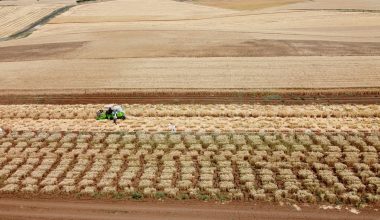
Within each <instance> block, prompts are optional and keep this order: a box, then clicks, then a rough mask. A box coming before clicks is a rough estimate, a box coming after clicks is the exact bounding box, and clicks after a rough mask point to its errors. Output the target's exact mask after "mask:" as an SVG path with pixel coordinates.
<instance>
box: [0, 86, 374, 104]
mask: <svg viewBox="0 0 380 220" xmlns="http://www.w3.org/2000/svg"><path fill="white" fill-rule="evenodd" d="M106 103H126V104H135V103H138V104H146V103H150V104H196V103H198V104H217V103H220V104H229V103H237V104H255V103H263V104H300V105H302V104H312V103H321V104H379V103H380V90H379V89H377V88H373V89H370V88H369V89H364V88H357V89H355V88H351V89H323V90H321V89H314V90H312V89H309V90H302V89H284V90H227V89H214V90H211V89H209V90H207V89H206V90H202V89H193V90H192V89H161V90H160V89H131V90H125V89H103V90H99V89H87V90H60V91H55V90H0V104H106Z"/></svg>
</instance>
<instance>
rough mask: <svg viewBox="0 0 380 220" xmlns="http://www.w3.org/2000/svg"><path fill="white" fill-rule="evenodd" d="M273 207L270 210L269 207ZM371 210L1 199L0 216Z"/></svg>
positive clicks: (152, 219)
mask: <svg viewBox="0 0 380 220" xmlns="http://www.w3.org/2000/svg"><path fill="white" fill-rule="evenodd" d="M274 209H275V210H276V211H275V212H273V210H274ZM378 214H379V213H378V212H376V211H374V210H372V211H371V210H361V213H360V214H358V215H356V214H353V213H350V212H349V211H347V210H345V209H342V210H322V209H319V208H318V207H316V206H312V207H306V206H305V207H303V206H301V211H297V210H296V209H295V208H293V207H292V206H283V207H282V206H273V205H267V204H266V205H263V204H254V203H235V202H232V203H228V204H220V203H214V202H196V201H165V202H160V201H153V202H151V201H139V202H137V201H94V200H85V201H71V200H66V201H65V200H51V199H50V200H22V199H1V200H0V218H1V219H3V220H10V219H20V220H27V219H28V220H29V219H39V220H56V219H57V220H58V219H60V220H66V219H78V220H79V219H80V220H85V219H91V220H97V219H99V220H100V219H102V220H104V219H108V220H118V219H123V220H128V219H149V220H156V219H157V220H160V219H165V220H170V219H183V220H187V219H197V220H199V219H218V220H223V219H249V220H254V219H268V220H269V219H283V220H285V219H308V220H313V219H335V220H337V219H367V220H372V219H373V220H374V219H377V217H378Z"/></svg>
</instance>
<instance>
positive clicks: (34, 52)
mask: <svg viewBox="0 0 380 220" xmlns="http://www.w3.org/2000/svg"><path fill="white" fill-rule="evenodd" d="M300 4H304V5H301V6H302V7H306V6H308V7H309V8H318V7H319V6H318V7H317V6H314V4H319V5H322V6H323V5H325V6H326V7H327V8H335V7H336V5H337V3H336V2H335V1H334V2H331V5H330V3H329V2H327V1H316V2H308V3H300ZM295 5H298V4H295ZM301 6H300V7H301ZM351 6H352V7H353V8H356V9H360V8H363V9H366V8H369V7H372V8H373V9H376V8H377V7H378V3H377V2H376V1H366V3H363V2H362V3H360V4H359V3H358V1H355V0H350V1H345V4H344V8H346V9H347V8H350V7H351ZM283 7H284V8H283ZM286 7H295V6H294V5H292V6H290V5H289V6H282V7H279V8H270V9H265V10H262V11H249V12H247V11H235V10H230V9H221V8H214V7H209V6H202V5H197V4H191V3H184V2H177V1H170V0H144V1H141V0H116V1H108V2H100V3H94V4H84V5H79V6H76V7H74V8H72V9H71V10H69V11H67V12H66V13H64V14H62V15H60V16H58V17H56V18H55V19H53V20H51V21H50V22H49V24H47V25H44V26H43V27H40V28H39V29H38V30H37V31H35V32H34V33H33V34H32V35H30V36H28V37H27V38H24V39H18V40H12V41H6V42H1V43H0V54H6V55H3V56H1V55H0V70H1V74H2V79H3V80H4V82H6V83H3V84H2V85H1V86H0V88H1V89H10V88H14V89H33V88H59V89H71V88H311V87H320V88H325V87H378V86H379V83H378V82H380V80H379V78H378V77H379V74H378V73H379V67H380V63H379V57H378V56H379V55H380V46H379V43H380V13H373V12H352V11H351V12H343V11H326V10H312V11H310V10H290V9H287V8H286ZM342 7H343V6H342ZM263 39H264V40H263ZM342 56H343V57H342ZM348 56H349V57H348ZM204 57H206V58H204ZM214 57H218V58H214ZM241 57H244V58H241ZM261 57H265V58H261ZM134 58H139V59H134ZM151 58H152V59H151ZM26 73H27V74H26ZM111 79H112V80H111ZM284 79H287V80H284Z"/></svg>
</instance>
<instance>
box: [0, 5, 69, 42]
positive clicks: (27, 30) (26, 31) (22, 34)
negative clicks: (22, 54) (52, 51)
mask: <svg viewBox="0 0 380 220" xmlns="http://www.w3.org/2000/svg"><path fill="white" fill-rule="evenodd" d="M74 6H75V5H67V6H64V7H61V8H58V9H56V10H54V11H53V12H51V13H50V14H49V15H47V16H44V17H42V18H40V19H38V20H37V21H35V22H33V23H32V24H30V25H28V26H27V27H24V28H22V29H21V30H19V31H17V32H15V33H13V34H11V35H9V36H7V37H4V38H0V42H1V41H8V40H13V39H17V38H24V37H27V36H29V35H30V34H32V33H33V31H34V30H36V29H35V28H36V27H37V26H41V25H44V24H46V23H47V22H49V21H50V20H51V19H53V18H54V17H56V16H58V15H60V14H62V13H64V12H66V11H67V10H69V9H70V8H72V7H74Z"/></svg>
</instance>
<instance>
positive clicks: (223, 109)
mask: <svg viewBox="0 0 380 220" xmlns="http://www.w3.org/2000/svg"><path fill="white" fill-rule="evenodd" d="M102 108H103V106H102V105H59V106H57V105H2V106H0V118H34V119H74V118H80V119H93V118H95V115H96V112H97V111H98V110H99V109H102ZM124 108H125V110H126V112H127V115H129V116H136V117H167V116H172V117H180V116H186V117H194V116H199V117H204V116H212V117H260V116H263V117H264V116H265V117H338V118H339V117H380V106H379V105H289V106H285V105H139V104H134V105H124Z"/></svg>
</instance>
